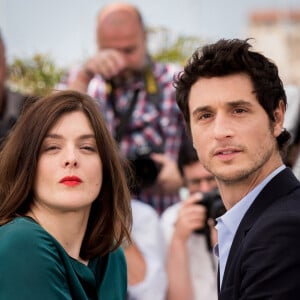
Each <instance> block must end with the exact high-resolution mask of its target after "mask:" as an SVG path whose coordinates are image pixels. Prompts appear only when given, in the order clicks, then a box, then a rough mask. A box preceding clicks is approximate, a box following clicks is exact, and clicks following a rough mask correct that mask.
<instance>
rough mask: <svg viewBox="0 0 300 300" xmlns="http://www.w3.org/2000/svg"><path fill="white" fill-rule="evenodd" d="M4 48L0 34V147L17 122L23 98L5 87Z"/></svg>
mask: <svg viewBox="0 0 300 300" xmlns="http://www.w3.org/2000/svg"><path fill="white" fill-rule="evenodd" d="M6 71H7V67H6V60H5V46H4V41H3V39H2V37H1V32H0V146H1V142H2V141H3V140H4V138H5V137H6V136H7V134H8V132H9V131H10V129H11V128H12V127H13V125H14V124H15V122H16V121H17V119H18V117H19V114H20V111H21V108H22V105H23V103H24V101H25V98H26V97H25V96H24V95H21V94H19V93H16V92H13V91H11V90H10V89H9V88H8V87H6Z"/></svg>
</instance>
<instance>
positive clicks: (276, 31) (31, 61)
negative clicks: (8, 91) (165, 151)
mask: <svg viewBox="0 0 300 300" xmlns="http://www.w3.org/2000/svg"><path fill="white" fill-rule="evenodd" d="M110 2H114V1H101V0H51V1H49V0H26V1H20V0H0V29H1V32H2V35H3V38H4V41H5V44H6V56H7V61H8V64H9V66H10V69H9V72H10V84H11V85H12V86H13V87H14V88H15V89H19V90H22V89H23V90H24V89H27V90H28V89H29V92H31V90H35V92H36V91H38V92H39V93H44V92H46V90H47V88H48V87H52V86H53V85H55V83H56V82H57V81H59V78H60V76H61V75H62V74H63V73H64V70H66V69H67V68H69V67H70V66H71V65H73V64H77V63H80V62H81V61H84V60H85V59H86V58H87V57H88V56H89V55H90V54H92V53H93V52H94V51H95V50H96V49H95V26H96V16H97V14H98V12H99V10H100V9H101V8H102V7H103V6H104V5H105V4H107V3H110ZM127 2H130V3H133V4H135V5H136V6H137V7H138V8H139V9H140V11H141V13H142V15H143V17H144V21H145V24H146V25H147V28H148V31H149V35H148V44H149V50H150V53H151V54H152V55H153V56H155V57H156V58H158V59H160V60H165V61H174V62H178V63H180V64H184V62H185V61H186V59H187V57H189V56H190V55H191V53H192V52H193V51H194V50H195V49H196V48H197V47H199V46H201V45H202V44H203V43H206V42H213V41H216V40H217V39H220V38H246V37H252V38H254V39H255V41H253V42H252V44H253V45H254V47H255V48H257V49H259V50H260V51H261V52H263V53H264V54H265V55H267V56H269V57H271V58H272V59H273V60H274V61H275V62H276V63H277V64H278V66H279V69H280V73H281V77H282V79H283V80H284V82H286V83H293V84H297V85H298V86H299V85H300V0H251V1H241V0H226V1H224V0H184V1H183V0H160V1H150V0H136V1H130V0H129V1H127ZM26 92H28V91H26Z"/></svg>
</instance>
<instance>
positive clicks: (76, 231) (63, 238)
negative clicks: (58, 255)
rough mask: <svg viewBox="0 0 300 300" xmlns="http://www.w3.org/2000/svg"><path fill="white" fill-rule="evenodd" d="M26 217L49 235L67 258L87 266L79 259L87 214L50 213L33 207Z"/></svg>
mask: <svg viewBox="0 0 300 300" xmlns="http://www.w3.org/2000/svg"><path fill="white" fill-rule="evenodd" d="M27 215H28V216H29V217H32V218H33V219H34V220H35V221H36V222H38V223H39V224H40V225H41V226H42V227H43V228H44V229H45V230H46V231H47V232H48V233H49V234H51V235H52V236H53V237H54V238H55V239H56V240H57V241H58V242H59V243H60V244H61V246H62V247H63V248H64V249H65V251H66V252H67V253H68V255H69V256H71V257H72V258H74V259H76V260H78V261H80V262H82V263H84V264H87V261H84V260H82V259H81V258H80V249H81V245H82V241H83V238H84V235H85V231H86V227H87V222H88V216H89V212H85V213H83V212H82V211H80V212H64V213H61V212H59V213H57V212H55V213H54V212H52V213H50V212H49V211H47V212H44V211H43V210H41V209H38V208H36V207H35V208H33V209H31V210H30V211H29V212H28V214H27Z"/></svg>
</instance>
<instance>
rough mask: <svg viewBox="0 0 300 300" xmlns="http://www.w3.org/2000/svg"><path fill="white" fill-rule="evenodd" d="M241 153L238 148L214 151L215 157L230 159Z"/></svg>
mask: <svg viewBox="0 0 300 300" xmlns="http://www.w3.org/2000/svg"><path fill="white" fill-rule="evenodd" d="M240 152H241V150H240V149H237V148H218V149H216V150H215V151H214V156H217V157H220V158H226V159H230V158H232V157H234V156H235V155H236V154H237V153H240Z"/></svg>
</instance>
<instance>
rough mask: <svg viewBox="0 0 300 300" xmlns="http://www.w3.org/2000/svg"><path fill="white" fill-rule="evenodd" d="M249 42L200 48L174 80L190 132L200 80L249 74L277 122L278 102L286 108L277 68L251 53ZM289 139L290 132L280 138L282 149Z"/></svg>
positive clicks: (278, 141) (223, 43)
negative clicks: (190, 103)
mask: <svg viewBox="0 0 300 300" xmlns="http://www.w3.org/2000/svg"><path fill="white" fill-rule="evenodd" d="M248 41H249V39H246V40H239V39H232V40H225V39H221V40H219V41H217V42H216V43H213V44H208V45H206V46H204V47H203V48H202V49H197V50H196V51H195V52H194V53H193V55H192V57H191V58H190V59H189V61H188V62H187V64H186V66H185V67H184V70H183V71H182V72H180V73H179V74H178V76H177V77H176V78H175V81H174V86H175V88H176V101H177V104H178V106H179V108H180V110H181V111H182V114H183V117H184V119H185V121H186V124H187V128H188V130H190V115H189V107H188V99H189V93H190V90H191V87H192V85H193V84H194V83H195V82H196V81H197V80H198V79H200V78H211V77H222V76H226V75H232V74H238V73H243V74H247V75H248V76H249V77H250V79H251V81H252V84H253V87H254V92H255V94H256V96H257V99H258V102H259V103H260V105H261V106H262V107H263V109H264V110H265V111H266V113H267V114H268V116H269V119H270V120H271V121H275V119H274V110H275V109H276V108H277V107H278V106H279V102H280V101H281V100H282V101H283V102H284V104H285V106H286V105H287V100H286V94H285V91H284V88H283V83H282V81H281V79H280V77H279V75H278V68H277V66H276V65H275V64H274V63H273V62H272V61H271V60H270V59H268V58H267V57H265V56H263V55H262V54H260V53H259V52H255V51H252V50H250V48H251V45H250V44H249V43H248ZM289 138H290V134H289V132H288V131H287V130H284V131H283V132H282V133H281V134H280V135H279V136H278V137H277V143H278V148H279V150H282V149H283V147H284V146H285V144H287V142H288V140H289Z"/></svg>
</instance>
